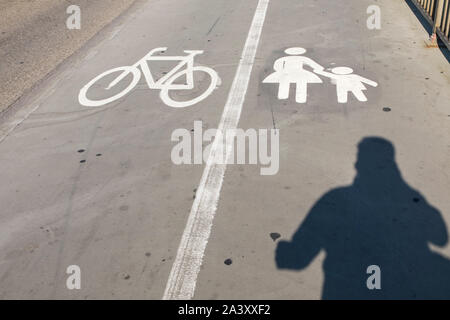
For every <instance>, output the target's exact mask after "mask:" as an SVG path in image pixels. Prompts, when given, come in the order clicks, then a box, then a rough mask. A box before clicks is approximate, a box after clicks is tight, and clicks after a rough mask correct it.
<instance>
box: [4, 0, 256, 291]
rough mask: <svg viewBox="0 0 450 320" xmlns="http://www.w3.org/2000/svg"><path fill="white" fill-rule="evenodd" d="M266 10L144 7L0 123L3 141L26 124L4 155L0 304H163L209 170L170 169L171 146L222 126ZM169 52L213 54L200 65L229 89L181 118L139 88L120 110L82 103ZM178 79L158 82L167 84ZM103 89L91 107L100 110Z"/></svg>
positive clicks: (249, 5) (237, 5)
mask: <svg viewBox="0 0 450 320" xmlns="http://www.w3.org/2000/svg"><path fill="white" fill-rule="evenodd" d="M256 3H257V2H256V1H244V0H242V1H233V2H230V1H215V2H213V3H212V2H211V1H209V0H195V1H188V0H176V1H175V0H170V1H164V2H163V3H162V2H161V1H148V2H143V3H142V5H141V6H140V7H139V8H138V10H136V11H134V12H130V13H129V14H127V15H126V16H124V17H122V18H121V19H120V20H119V21H117V22H116V23H114V24H113V25H111V26H109V27H108V29H107V30H105V31H103V32H102V33H101V34H100V35H99V36H97V37H96V38H94V39H93V40H92V41H91V42H90V43H89V44H88V46H87V47H86V48H84V49H83V50H82V51H81V52H80V53H78V54H77V55H76V56H75V57H74V58H73V59H71V60H70V61H68V62H66V63H65V64H64V65H63V66H61V67H60V68H58V70H56V71H55V72H54V74H53V75H52V76H51V77H50V78H49V79H48V80H47V81H46V82H45V83H44V84H42V85H41V86H40V87H39V88H38V89H39V90H37V91H35V93H32V94H31V95H30V96H29V97H27V98H26V99H24V100H23V101H22V102H21V103H22V104H23V106H22V108H18V110H19V113H18V115H17V117H12V118H11V119H9V120H8V121H9V122H7V123H6V125H5V124H2V126H3V127H2V129H3V132H5V131H7V130H10V129H11V123H14V124H17V123H19V122H20V121H21V120H23V119H24V118H25V120H24V121H23V122H21V123H20V125H19V126H17V127H16V128H15V129H14V130H13V131H12V132H10V134H9V135H8V136H7V137H6V138H4V139H3V141H2V142H1V143H0V154H1V156H0V164H1V166H0V179H1V181H2V184H1V186H0V202H1V203H2V210H1V216H0V235H1V236H0V288H1V289H0V297H2V298H31V299H42V298H62V299H83V298H85V299H86V298H87V299H109V298H120V299H128V298H148V299H160V298H161V297H162V295H163V291H164V288H165V286H166V282H167V278H168V276H169V272H170V269H171V267H172V262H173V259H174V257H175V254H176V250H177V248H178V245H179V242H180V238H181V235H182V232H183V230H184V227H185V224H186V220H187V217H188V214H189V211H190V209H191V206H192V202H193V198H194V197H195V189H196V188H197V186H198V183H199V181H200V177H201V174H202V170H203V166H202V165H184V166H176V165H175V164H173V163H172V161H171V151H172V147H173V146H174V145H175V143H174V142H172V141H171V134H172V132H173V131H174V130H175V129H178V128H185V129H188V130H191V129H192V128H193V125H194V121H196V120H200V121H202V123H203V127H204V129H207V128H215V127H216V126H217V124H218V122H219V120H220V116H221V114H222V112H223V106H224V105H225V100H226V98H227V95H228V90H229V88H230V86H231V82H232V80H233V77H234V74H235V69H236V67H237V65H238V62H239V59H240V54H241V51H242V47H243V45H244V42H245V39H246V35H247V32H248V27H249V25H250V23H251V20H252V18H253V14H254V11H255V8H256ZM158 47H167V48H168V49H167V51H166V52H165V53H164V54H165V55H168V56H181V55H184V54H185V53H184V52H183V50H204V54H202V55H198V56H197V57H196V64H198V65H202V66H205V67H210V68H212V69H214V70H215V71H216V72H217V73H218V75H219V77H220V81H219V83H218V88H217V89H216V90H214V91H213V92H212V94H211V96H210V97H208V98H207V99H205V100H204V101H201V102H200V103H198V104H196V105H195V106H191V107H188V108H170V107H168V106H166V105H165V104H164V103H163V102H162V101H161V99H160V97H159V92H158V91H157V90H149V89H148V86H147V84H146V82H145V79H144V77H142V78H141V79H140V81H139V83H138V84H137V86H136V87H135V89H134V90H132V91H131V92H130V93H129V94H127V95H125V96H124V97H123V98H121V99H120V100H118V101H116V102H113V103H111V104H108V105H105V106H101V107H99V108H89V107H84V106H81V105H80V104H79V102H78V93H79V91H80V89H81V88H82V87H83V86H84V85H86V84H87V83H88V82H89V81H91V80H92V79H93V78H94V77H96V76H98V75H99V74H101V73H103V72H105V71H107V70H110V69H112V68H117V67H121V66H127V65H133V64H134V63H136V61H138V60H139V59H141V58H142V57H143V56H144V55H146V54H147V53H148V52H149V51H150V50H152V49H154V48H158ZM168 67H169V65H167V64H163V65H156V66H154V68H153V71H154V73H155V74H157V76H159V77H161V76H163V75H164V73H166V72H167V68H168ZM172 67H173V66H172ZM111 80H113V79H111ZM200 80H201V82H202V83H201V86H205V85H206V84H204V82H206V78H201V79H200ZM102 85H105V83H103V82H102V83H99V84H98V85H97V84H96V85H95V86H94V91H92V93H91V97H92V98H96V99H98V98H102V96H101V94H103V93H102V91H101V90H100V88H101V86H102ZM120 86H122V87H120ZM123 86H125V84H119V86H118V87H117V88H113V89H111V90H120V88H124V87H123ZM202 88H203V87H202ZM114 92H117V91H114ZM195 95H198V91H197V90H194V92H193V93H184V92H183V93H179V94H175V95H173V96H172V98H174V99H178V100H180V101H183V100H188V99H191V98H193V97H195ZM33 110H34V112H31V114H29V115H27V112H30V111H33ZM19 116H20V117H19ZM21 117H22V118H21ZM8 126H9V127H8ZM5 128H6V129H5ZM69 265H78V266H79V267H80V268H81V275H82V278H81V290H68V289H67V288H66V279H67V277H68V275H67V274H66V268H67V267H68V266H69Z"/></svg>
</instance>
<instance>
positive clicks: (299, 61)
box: [263, 48, 324, 103]
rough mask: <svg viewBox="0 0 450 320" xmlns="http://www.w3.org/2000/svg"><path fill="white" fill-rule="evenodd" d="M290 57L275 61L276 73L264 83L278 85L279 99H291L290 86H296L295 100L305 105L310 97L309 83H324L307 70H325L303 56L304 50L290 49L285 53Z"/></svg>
mask: <svg viewBox="0 0 450 320" xmlns="http://www.w3.org/2000/svg"><path fill="white" fill-rule="evenodd" d="M285 53H286V54H288V55H289V56H287V57H283V58H280V59H278V60H276V61H275V64H274V70H275V72H274V73H272V74H271V75H269V76H268V77H267V78H265V79H264V81H263V83H278V84H279V89H278V99H280V100H282V99H287V98H289V92H290V86H291V84H292V83H294V84H295V85H296V95H295V100H296V102H297V103H305V102H306V101H307V97H308V84H309V83H322V82H323V81H322V80H321V79H320V78H319V77H318V76H317V75H316V74H314V73H313V72H311V71H308V70H305V69H304V66H309V67H311V68H312V69H313V70H323V69H324V68H323V67H322V66H321V65H319V64H318V63H316V62H315V61H314V60H312V59H310V58H308V57H304V56H301V55H302V54H304V53H306V50H305V49H304V48H289V49H287V50H286V51H285Z"/></svg>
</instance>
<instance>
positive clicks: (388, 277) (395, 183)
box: [275, 137, 450, 299]
mask: <svg viewBox="0 0 450 320" xmlns="http://www.w3.org/2000/svg"><path fill="white" fill-rule="evenodd" d="M355 167H356V170H357V175H356V177H355V179H354V182H353V184H352V185H351V186H347V187H342V188H337V189H334V190H331V191H329V192H328V193H326V194H325V195H324V196H323V197H322V198H321V199H320V200H319V201H318V202H317V203H316V204H315V205H314V207H313V208H312V209H311V211H310V212H309V213H308V215H307V217H306V219H305V220H304V221H303V222H302V224H301V225H300V227H299V229H298V230H297V231H296V233H295V234H294V236H293V237H292V240H291V241H289V242H288V241H280V242H279V243H278V246H277V249H276V253H275V256H276V257H275V260H276V264H277V267H278V268H280V269H291V270H301V269H304V268H306V267H307V266H308V265H309V264H310V263H311V261H312V260H313V259H314V258H315V256H317V254H318V253H319V252H320V251H321V250H322V249H323V250H324V251H325V252H326V258H325V261H324V263H323V270H324V276H325V281H324V284H323V291H322V298H323V299H450V262H449V260H447V259H446V258H444V257H442V256H441V255H439V254H437V253H435V252H433V251H431V250H430V248H429V243H432V244H434V245H437V246H444V245H445V244H446V243H447V240H448V235H447V229H446V225H445V222H444V221H443V219H442V217H441V215H440V212H439V211H437V210H436V209H435V208H433V207H432V206H430V205H429V204H428V203H427V201H426V200H425V198H424V197H423V196H422V195H421V194H420V193H419V192H417V191H415V190H413V189H412V188H411V187H409V186H408V185H407V183H406V182H405V181H404V180H403V178H402V176H401V174H400V171H399V169H398V167H397V165H396V163H395V158H394V147H393V145H392V144H391V143H390V142H389V141H387V140H385V139H383V138H378V137H368V138H365V139H363V140H362V141H361V142H360V143H359V146H358V160H357V162H356V165H355ZM371 265H376V266H379V268H380V271H381V272H380V274H381V277H380V279H381V282H380V283H381V289H379V290H378V289H372V290H369V289H368V286H367V280H368V278H369V277H371V275H372V273H368V272H367V268H368V267H369V266H371Z"/></svg>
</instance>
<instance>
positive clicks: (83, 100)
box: [78, 66, 141, 107]
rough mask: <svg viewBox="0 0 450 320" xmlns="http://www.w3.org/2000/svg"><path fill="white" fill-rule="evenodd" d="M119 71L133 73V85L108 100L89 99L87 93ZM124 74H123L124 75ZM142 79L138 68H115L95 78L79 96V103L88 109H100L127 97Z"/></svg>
mask: <svg viewBox="0 0 450 320" xmlns="http://www.w3.org/2000/svg"><path fill="white" fill-rule="evenodd" d="M118 71H123V72H127V73H131V74H132V76H133V80H132V81H131V83H130V84H129V85H128V87H126V88H125V89H124V90H122V91H121V92H119V93H117V94H116V95H114V96H112V97H110V98H107V99H102V100H91V99H89V98H88V97H87V92H88V90H89V89H90V88H91V87H92V86H93V85H94V84H95V83H96V82H97V81H99V80H100V79H102V78H103V77H106V76H108V75H110V74H112V73H115V72H118ZM122 74H123V73H122ZM140 79H141V72H140V70H139V69H138V68H136V67H130V66H126V67H118V68H114V69H111V70H108V71H105V72H103V73H102V74H100V75H99V76H97V77H95V78H94V79H92V80H91V81H90V82H89V83H88V84H87V85H85V86H84V87H83V88H82V89H81V90H80V94H79V95H78V101H79V102H80V104H81V105H83V106H86V107H100V106H103V105H105V104H108V103H111V102H113V101H116V100H118V99H120V98H122V97H123V96H125V95H126V94H127V93H129V92H130V91H131V90H133V88H134V87H135V86H136V85H137V84H138V82H139V80H140ZM109 89H110V88H108V89H107V90H109Z"/></svg>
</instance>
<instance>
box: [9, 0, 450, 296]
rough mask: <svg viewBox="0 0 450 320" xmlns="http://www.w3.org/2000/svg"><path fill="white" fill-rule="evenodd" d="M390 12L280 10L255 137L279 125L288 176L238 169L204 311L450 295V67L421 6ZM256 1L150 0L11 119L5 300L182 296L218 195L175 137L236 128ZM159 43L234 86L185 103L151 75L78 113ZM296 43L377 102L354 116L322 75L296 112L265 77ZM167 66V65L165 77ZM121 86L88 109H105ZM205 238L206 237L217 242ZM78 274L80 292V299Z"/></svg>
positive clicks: (221, 214)
mask: <svg viewBox="0 0 450 320" xmlns="http://www.w3.org/2000/svg"><path fill="white" fill-rule="evenodd" d="M0 3H1V2H0ZM372 4H373V2H372V1H369V0H362V1H361V0H360V1H356V0H352V1H327V0H304V1H297V0H271V1H270V2H269V6H268V9H267V13H266V16H265V21H264V24H263V28H262V33H261V37H260V41H259V45H258V47H257V51H256V56H255V59H254V65H253V69H252V71H251V75H250V79H249V86H248V90H247V92H246V95H245V101H244V103H243V106H242V113H241V115H240V121H239V125H238V127H239V128H243V129H252V128H254V129H274V128H276V129H279V140H280V145H279V148H280V153H279V158H280V167H279V172H278V173H277V174H275V175H271V176H264V175H261V174H260V167H261V166H260V165H251V164H242V165H237V164H236V165H235V164H230V165H228V166H227V168H226V172H225V176H224V178H223V185H222V188H221V189H219V191H220V198H219V200H218V203H217V210H214V212H215V218H214V220H213V224H212V228H211V230H210V231H211V233H210V235H209V237H208V242H207V245H206V250H205V252H204V256H203V260H202V264H201V266H199V267H200V272H199V274H198V277H197V278H195V283H193V284H194V285H195V288H194V289H195V290H194V291H193V292H194V296H193V297H194V299H320V298H369V299H371V298H386V299H389V298H399V297H400V298H406V299H410V298H411V299H414V298H423V297H425V298H427V297H448V290H447V291H446V290H445V289H446V288H450V286H447V285H450V282H449V277H450V272H446V271H448V270H450V269H448V267H447V266H448V265H450V262H449V261H450V245H449V244H448V228H449V227H450V202H449V200H448V199H449V198H448V194H449V190H450V104H449V101H450V68H449V64H448V61H447V60H446V58H445V56H444V55H443V54H442V52H441V51H440V50H438V49H427V48H425V46H424V41H423V40H424V39H425V38H427V33H426V31H425V30H424V28H423V26H422V25H421V24H420V22H419V21H418V20H417V18H416V16H415V15H414V14H413V12H412V11H411V9H410V7H409V6H408V5H407V4H406V3H405V2H404V1H392V0H379V1H376V4H377V5H378V6H380V8H381V12H382V26H381V29H380V30H369V29H368V28H367V26H366V20H367V18H368V14H367V8H368V6H369V5H372ZM257 5H258V1H257V0H233V1H229V0H165V1H158V0H149V1H140V2H139V3H138V4H136V7H135V8H134V9H133V10H130V11H128V12H127V13H125V14H124V15H123V16H122V17H121V18H120V19H119V20H117V21H115V22H114V23H112V24H110V25H108V26H107V27H105V28H104V29H103V30H102V31H101V32H100V33H99V34H97V35H96V36H95V37H94V38H93V39H92V40H91V41H89V42H88V43H87V44H86V45H84V46H83V47H82V48H81V49H80V50H79V51H78V52H76V53H75V55H74V56H72V57H71V58H70V59H68V60H65V62H64V63H62V64H60V65H59V66H58V67H57V69H55V70H53V71H52V74H51V76H49V77H47V78H46V79H45V80H44V81H43V82H41V83H40V84H39V86H38V87H37V89H36V90H33V92H31V93H29V94H27V95H26V96H23V97H22V99H21V100H20V101H19V103H18V105H16V106H15V107H14V112H11V114H10V115H9V116H8V117H7V118H6V119H3V120H2V122H1V123H0V181H1V184H0V203H1V210H0V298H1V299H21V298H27V299H47V298H50V299H117V298H119V299H161V298H162V297H163V295H164V292H165V289H166V286H167V284H168V280H169V278H170V277H171V270H172V268H173V267H174V265H177V261H179V260H178V259H177V257H179V256H180V253H183V252H184V251H183V248H179V246H180V241H181V239H182V236H183V234H185V231H186V230H187V228H186V225H187V222H188V219H189V216H190V214H191V211H192V210H191V209H192V206H193V202H194V201H195V200H196V199H197V197H198V196H199V193H200V194H201V195H202V196H203V195H204V193H207V192H208V190H209V189H206V191H205V189H202V188H201V190H199V185H201V178H202V174H203V173H204V170H205V168H207V167H208V165H205V164H203V165H200V164H198V165H187V164H185V165H176V164H174V163H173V162H172V161H171V152H172V149H173V147H174V145H175V144H176V143H175V142H173V141H172V140H171V136H172V133H173V132H174V130H176V129H179V128H185V129H187V130H188V131H191V129H193V128H194V121H202V124H203V129H204V130H206V129H209V128H217V127H218V125H219V123H220V122H221V116H222V114H223V112H224V106H225V105H226V104H227V99H228V97H229V96H230V95H231V94H232V93H230V91H231V92H233V91H232V90H233V88H234V87H235V86H233V80H234V79H235V75H236V73H238V74H239V72H240V71H239V70H241V71H242V69H240V68H238V66H239V65H240V62H241V61H245V54H244V56H243V55H242V52H243V49H244V47H245V45H246V41H247V36H248V34H249V30H250V27H251V25H252V21H253V18H254V16H255V10H256V8H257ZM158 47H167V48H168V49H167V51H166V52H164V53H162V54H161V56H165V55H167V56H180V55H184V52H183V50H203V51H204V53H203V54H199V55H198V56H196V57H195V61H196V64H198V65H201V66H205V67H209V68H212V69H213V70H215V71H216V72H217V74H218V76H219V78H220V80H219V81H218V85H217V88H215V90H214V91H213V92H212V93H211V95H210V96H208V97H207V98H206V99H205V100H203V101H201V102H199V103H197V104H195V105H193V106H190V107H186V108H172V107H169V106H167V105H166V104H165V103H164V102H163V101H162V100H161V98H160V95H159V93H158V90H150V89H149V88H148V85H147V83H146V81H145V79H144V77H142V78H141V79H140V80H139V83H138V84H137V86H136V87H135V88H134V89H133V90H132V91H131V92H130V93H128V94H127V95H125V96H124V97H122V98H121V99H118V100H117V101H115V102H112V103H110V104H106V105H104V106H99V107H86V106H83V105H81V104H80V103H79V100H78V96H79V92H80V90H81V89H82V88H83V87H84V86H85V85H86V84H87V83H88V82H89V81H91V80H92V79H93V78H95V77H96V76H98V75H100V74H101V73H103V72H105V71H107V70H110V69H113V68H117V67H120V66H131V65H133V64H135V63H136V62H137V61H139V60H140V59H141V58H143V57H144V56H145V55H146V54H147V53H148V52H149V51H150V50H152V49H154V48H158ZM292 47H302V48H304V49H306V53H305V54H304V56H306V57H308V58H310V59H313V60H314V61H315V62H316V63H319V64H320V65H322V66H323V67H324V68H325V71H327V72H330V69H331V68H334V67H339V66H345V67H351V68H352V69H353V70H354V73H355V74H357V75H361V76H363V77H365V78H367V79H370V80H373V81H375V82H377V83H378V86H377V87H372V86H369V85H367V86H366V87H367V91H365V95H366V96H367V100H368V101H367V102H363V101H358V100H357V99H356V98H355V97H353V96H351V95H350V96H349V100H348V103H338V101H337V97H336V86H335V83H336V81H334V82H332V81H330V80H329V79H326V78H323V77H322V81H323V83H322V84H320V83H312V84H310V85H309V86H308V96H307V103H297V102H296V100H295V97H294V94H293V93H292V92H291V95H290V96H289V98H288V99H285V100H279V99H278V97H277V95H278V87H277V86H276V85H274V84H271V83H263V80H264V79H265V78H266V77H267V76H269V75H270V74H272V73H273V72H274V63H275V61H276V60H277V59H279V58H282V57H284V56H286V53H285V52H284V51H285V50H286V49H287V48H292ZM244 53H245V52H244ZM167 67H168V64H167V63H165V62H163V63H159V64H158V63H156V64H155V65H153V67H152V71H153V72H154V74H155V75H156V78H159V77H162V76H164V75H165V74H166V73H167V70H168V69H167ZM241 68H245V66H242V64H241ZM194 74H195V73H194ZM128 77H129V78H131V77H130V76H128ZM111 80H112V78H111ZM197 81H200V82H201V83H200V84H198V83H197V85H200V87H201V88H202V89H204V88H205V87H206V86H207V83H208V79H207V78H206V77H205V75H203V76H202V77H201V78H199V79H198V80H197ZM105 83H106V82H105ZM105 83H103V82H101V83H99V84H96V85H94V86H93V87H92V88H93V91H92V94H91V95H90V96H89V98H91V99H94V98H97V99H100V98H103V97H105V90H103V89H104V88H105V87H104V86H105ZM239 84H240V83H238V84H237V86H238V88H239ZM122 88H124V87H122ZM290 89H291V91H293V89H294V86H291V88H290ZM111 90H116V89H111ZM198 93H199V90H197V89H196V88H195V89H194V90H193V91H188V92H186V93H178V94H177V93H172V96H171V97H172V98H173V99H174V100H177V101H182V100H187V99H191V98H193V97H195V95H198ZM232 102H233V101H232ZM370 137H378V138H370ZM361 143H362V144H361ZM367 146H368V147H367ZM391 148H393V149H391ZM393 150H395V158H393V155H392V152H393ZM355 177H356V178H355ZM206 183H207V185H208V183H209V184H213V183H214V181H212V182H211V181H207V182H206ZM197 200H198V199H197ZM199 201H201V199H200V200H199ZM200 203H201V202H200ZM208 209H210V208H208ZM199 210H202V208H200V209H199ZM198 224H199V225H200V227H198V229H195V228H194V232H193V234H191V236H192V238H191V239H194V238H195V237H200V236H204V234H205V232H204V230H205V228H206V229H207V225H206V226H205V225H202V221H200V222H198ZM196 232H198V234H197V233H196ZM70 265H77V266H79V267H80V269H81V289H80V290H68V288H67V287H66V280H67V278H68V276H69V275H68V274H67V273H66V269H67V267H68V266H70ZM369 265H379V267H380V269H381V279H382V280H381V281H382V282H381V283H382V289H381V290H369V289H368V288H367V287H366V279H367V278H368V277H369V274H367V272H366V269H367V267H368V266H369ZM182 270H184V269H182ZM187 272H189V269H188V271H187ZM411 279H416V280H414V281H415V282H414V281H413V283H411V281H412V280H411Z"/></svg>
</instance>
